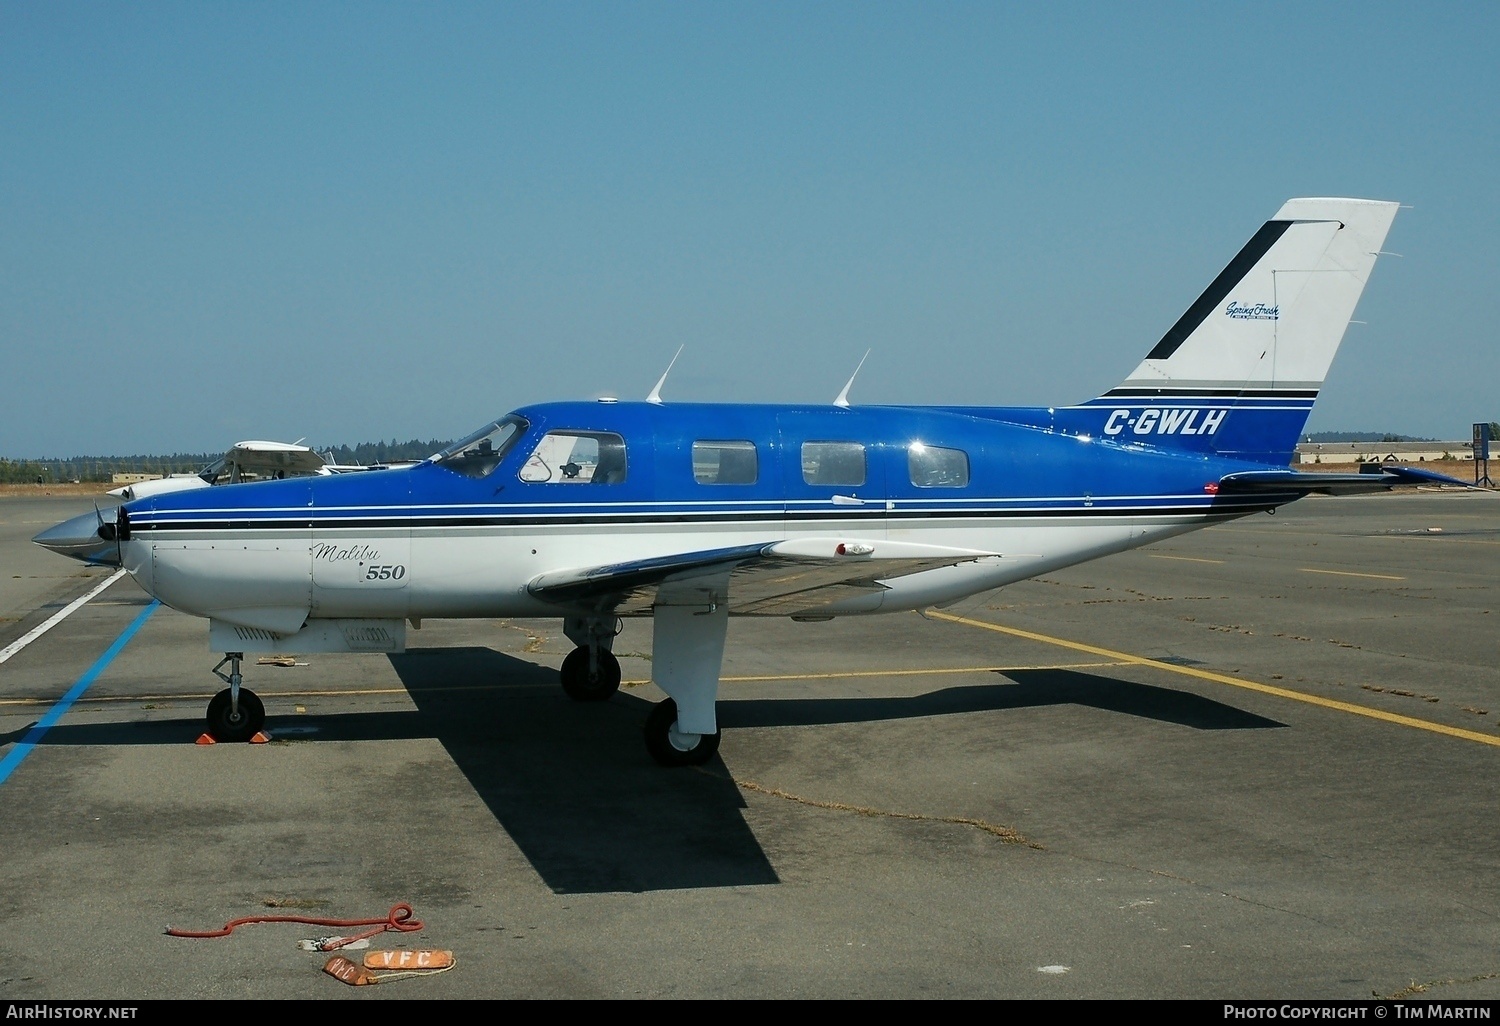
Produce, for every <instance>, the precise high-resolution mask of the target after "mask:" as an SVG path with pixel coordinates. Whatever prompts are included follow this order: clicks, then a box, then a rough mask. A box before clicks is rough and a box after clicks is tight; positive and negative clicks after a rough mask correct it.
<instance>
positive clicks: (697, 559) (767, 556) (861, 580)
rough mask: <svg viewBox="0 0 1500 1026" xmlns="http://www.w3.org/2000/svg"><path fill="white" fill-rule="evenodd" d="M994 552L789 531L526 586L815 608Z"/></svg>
mask: <svg viewBox="0 0 1500 1026" xmlns="http://www.w3.org/2000/svg"><path fill="white" fill-rule="evenodd" d="M996 555H998V553H994V552H982V551H978V550H974V549H955V548H948V547H945V546H939V545H918V544H914V543H910V542H889V541H864V540H854V539H846V540H843V541H838V540H831V539H822V538H819V539H794V540H790V541H780V542H763V543H757V544H752V545H740V546H735V547H733V548H725V549H706V550H702V551H698V552H685V553H679V554H673V555H669V556H659V557H656V558H652V559H640V560H633V561H631V562H629V563H615V564H611V565H608V566H595V567H582V568H578V569H574V570H560V571H555V572H552V573H546V574H542V575H541V576H540V577H537V578H536V579H535V580H533V581H532V582H531V583H530V584H529V585H528V586H527V590H528V591H530V592H531V594H532V595H534V596H536V597H537V598H539V599H541V600H543V601H544V602H550V603H553V604H555V605H558V606H564V607H569V608H574V609H589V610H591V611H596V612H600V613H615V614H627V613H644V612H647V611H649V610H650V609H651V607H652V606H655V605H658V604H669V605H688V604H692V603H695V602H703V603H709V604H716V605H723V604H727V605H728V606H729V611H730V612H731V613H733V614H738V615H759V616H795V615H803V614H805V615H810V616H816V615H818V614H819V612H820V611H821V610H824V609H826V608H827V607H828V606H831V605H833V604H834V603H836V602H839V601H841V600H844V599H851V598H858V597H861V596H868V595H871V594H874V593H876V592H879V591H883V590H885V585H883V584H882V583H881V582H882V581H888V580H891V579H893V578H897V577H905V576H907V575H909V574H917V573H922V572H923V571H925V570H936V569H938V568H940V567H945V566H956V565H958V564H959V563H969V562H973V561H974V560H976V559H983V558H985V557H987V556H996Z"/></svg>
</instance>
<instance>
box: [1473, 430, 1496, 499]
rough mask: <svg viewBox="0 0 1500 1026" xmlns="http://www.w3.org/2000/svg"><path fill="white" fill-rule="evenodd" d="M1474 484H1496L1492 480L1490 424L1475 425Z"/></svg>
mask: <svg viewBox="0 0 1500 1026" xmlns="http://www.w3.org/2000/svg"><path fill="white" fill-rule="evenodd" d="M1474 484H1475V486H1476V487H1477V486H1479V485H1481V484H1487V485H1491V486H1493V485H1494V482H1493V481H1491V480H1490V426H1489V424H1488V423H1485V424H1475V425H1474Z"/></svg>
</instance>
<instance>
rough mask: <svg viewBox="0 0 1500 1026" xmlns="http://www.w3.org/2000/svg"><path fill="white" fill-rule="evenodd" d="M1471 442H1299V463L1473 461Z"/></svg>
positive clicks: (1297, 460) (1297, 457)
mask: <svg viewBox="0 0 1500 1026" xmlns="http://www.w3.org/2000/svg"><path fill="white" fill-rule="evenodd" d="M1473 458H1474V446H1473V443H1472V442H1467V441H1464V442H1298V443H1297V455H1296V457H1295V461H1296V462H1297V463H1426V462H1428V461H1429V460H1472V459H1473Z"/></svg>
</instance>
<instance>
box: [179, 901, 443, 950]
mask: <svg viewBox="0 0 1500 1026" xmlns="http://www.w3.org/2000/svg"><path fill="white" fill-rule="evenodd" d="M250 923H304V924H306V925H309V926H337V927H340V928H343V927H349V926H371V927H374V929H370V930H366V931H364V932H363V933H356V934H353V935H352V936H349V937H339V938H337V939H336V940H334V941H333V942H331V943H328V945H327V947H325V948H321V949H320V950H332V949H333V948H342V947H345V946H347V945H349V944H352V943H354V942H355V941H357V940H363V939H364V938H366V937H374V936H375V935H376V934H379V933H385V932H386V931H387V930H394V931H397V932H399V933H412V932H414V931H416V930H420V929H422V921H421V920H420V919H413V918H412V910H411V906H410V905H407V904H404V903H403V904H400V905H392V906H391V910H390V911H389V912H388V913H386V916H385V918H384V919H314V918H312V917H310V916H246V917H244V918H243V919H231V920H230V921H229V922H227V923H225V924H224V928H223V929H222V930H203V931H194V930H179V929H177V928H176V927H173V926H169V927H167V936H168V937H228V936H229V935H230V934H231V933H233V932H234V928H235V927H236V926H246V925H248V924H250Z"/></svg>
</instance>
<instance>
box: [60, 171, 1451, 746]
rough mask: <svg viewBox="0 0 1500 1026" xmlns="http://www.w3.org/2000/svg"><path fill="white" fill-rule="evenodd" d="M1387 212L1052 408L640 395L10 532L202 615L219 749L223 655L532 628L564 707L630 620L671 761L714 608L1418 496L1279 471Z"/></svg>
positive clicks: (1024, 565) (779, 601) (243, 724)
mask: <svg viewBox="0 0 1500 1026" xmlns="http://www.w3.org/2000/svg"><path fill="white" fill-rule="evenodd" d="M1396 208H1397V204H1395V203H1386V202H1374V201H1369V200H1357V199H1295V200H1291V201H1289V202H1288V203H1287V204H1286V205H1285V206H1283V207H1282V208H1281V210H1280V211H1279V212H1278V213H1277V214H1276V216H1275V217H1274V218H1273V219H1271V220H1270V221H1267V222H1266V223H1265V224H1264V225H1263V226H1262V227H1261V228H1260V230H1259V231H1257V232H1256V233H1255V235H1254V237H1253V238H1251V240H1250V241H1249V243H1247V244H1246V245H1245V247H1244V248H1243V249H1242V250H1240V252H1239V254H1238V255H1237V256H1236V257H1235V258H1234V259H1233V260H1232V261H1231V262H1230V263H1229V266H1228V267H1227V268H1225V269H1224V271H1223V272H1222V273H1221V274H1220V275H1219V276H1218V277H1217V278H1215V279H1214V281H1213V283H1212V284H1210V285H1209V286H1208V289H1207V290H1206V291H1205V292H1204V293H1203V294H1202V295H1201V296H1199V297H1198V300H1197V301H1196V302H1194V303H1193V304H1192V306H1191V307H1189V308H1188V311H1187V312H1186V313H1185V314H1183V315H1182V317H1181V319H1180V320H1178V321H1177V323H1176V324H1174V325H1173V326H1172V327H1171V329H1170V330H1169V331H1168V332H1167V333H1166V334H1165V335H1164V336H1163V337H1162V339H1161V341H1160V342H1158V343H1157V344H1156V345H1155V346H1154V347H1153V348H1152V349H1151V351H1150V352H1149V353H1148V354H1147V355H1146V358H1145V360H1144V361H1142V363H1141V364H1140V366H1139V367H1137V368H1136V369H1135V371H1134V372H1133V373H1132V374H1131V375H1130V376H1129V377H1128V378H1127V379H1126V380H1125V381H1124V382H1123V383H1122V384H1120V385H1119V386H1118V387H1116V388H1113V389H1111V390H1110V391H1108V392H1107V393H1105V394H1104V395H1103V396H1101V397H1099V398H1097V399H1094V400H1091V401H1089V402H1085V403H1083V404H1081V405H1078V406H1070V407H1058V408H1051V407H1044V408H998V407H984V408H970V407H901V406H880V407H868V406H857V407H856V406H850V405H849V404H848V403H847V400H846V399H845V397H844V396H840V397H839V400H838V401H837V402H835V403H834V404H832V405H829V406H768V405H738V404H735V405H717V404H716V405H703V404H686V403H684V404H678V403H663V402H661V400H660V399H659V397H658V396H659V391H660V385H659V384H658V387H657V389H656V390H653V393H652V395H651V397H650V399H648V400H647V401H645V402H632V403H627V402H615V401H608V400H606V401H599V402H564V403H549V404H544V405H537V406H530V407H526V408H523V409H520V410H517V411H516V412H514V413H511V414H509V415H508V416H505V417H503V418H502V419H500V420H497V421H494V422H492V423H490V424H487V425H485V426H484V427H483V428H481V429H480V430H479V431H476V432H475V433H474V434H473V435H471V436H470V437H468V438H466V439H464V440H463V441H461V442H459V443H457V444H456V445H453V446H452V447H450V448H449V449H447V450H446V451H444V452H441V453H439V454H437V455H436V456H433V457H431V458H430V459H428V460H426V461H424V462H422V463H419V464H417V465H415V466H411V467H406V468H401V469H393V470H379V471H372V472H369V473H360V474H347V475H337V476H331V477H303V478H295V479H288V480H282V481H266V482H257V483H252V484H239V485H229V486H226V487H220V488H205V489H199V490H197V491H192V492H183V493H175V494H162V495H154V496H148V497H145V498H141V499H137V500H135V501H133V502H126V503H124V504H123V505H121V506H120V507H119V509H118V511H117V514H116V517H115V519H114V520H113V521H112V522H111V521H106V520H104V519H103V518H102V517H99V518H96V517H95V516H94V515H93V514H88V515H85V516H83V517H80V518H76V519H75V520H71V521H68V522H66V523H63V524H59V525H58V526H56V527H54V528H52V529H50V530H48V531H46V532H44V533H42V534H41V535H39V536H37V538H36V541H37V542H38V543H39V544H42V545H45V546H49V547H52V548H55V549H57V550H59V551H63V552H68V553H69V554H78V553H79V552H80V549H79V543H80V541H84V542H87V543H89V545H92V547H89V545H85V546H84V548H85V549H86V550H87V551H88V552H89V553H90V554H91V556H90V557H81V558H91V560H92V561H95V562H108V563H117V564H118V565H121V566H123V567H125V568H126V569H127V570H129V572H130V573H131V575H133V576H134V578H135V580H136V582H137V583H139V584H140V586H141V587H142V588H144V589H145V590H146V591H147V592H148V593H149V594H151V595H153V596H155V597H156V598H158V599H160V600H161V601H162V602H163V603H165V604H166V605H169V606H171V607H173V608H175V609H179V610H182V611H183V612H187V613H192V614H194V615H197V616H202V617H207V618H208V620H209V631H208V634H209V640H210V647H211V650H213V651H215V652H222V653H224V658H223V659H222V660H221V661H220V663H219V665H218V666H217V667H215V668H214V672H215V673H216V674H217V675H218V676H219V677H221V678H222V679H224V680H225V681H226V682H227V683H228V685H229V686H228V687H227V688H226V689H224V690H223V691H221V692H220V693H219V694H218V695H216V696H215V697H214V699H213V700H212V701H211V702H210V703H209V706H208V731H209V733H210V734H212V735H213V736H214V737H216V738H218V739H220V740H245V739H248V738H250V737H252V736H253V735H254V734H255V733H256V732H257V731H258V730H259V729H260V728H261V726H262V725H263V723H264V720H265V711H264V708H263V706H262V704H261V702H260V701H259V700H258V699H257V698H256V697H255V695H254V694H253V693H252V692H251V691H250V690H249V689H247V688H245V687H243V686H242V684H241V676H240V661H241V659H242V657H243V656H244V655H245V653H247V652H272V651H274V652H400V651H402V650H403V649H404V646H405V642H406V625H407V624H408V623H411V624H412V625H413V626H419V625H420V623H421V621H422V620H424V619H428V618H438V617H486V618H488V617H551V616H557V617H561V618H562V620H563V630H564V633H565V634H566V635H567V637H568V638H569V639H570V640H571V641H572V642H573V643H574V644H575V645H576V646H577V647H576V648H575V649H574V651H573V652H572V653H571V654H570V655H569V656H568V657H567V658H566V659H565V660H564V661H563V664H562V673H561V677H562V687H563V689H564V690H565V691H566V692H567V694H568V695H570V696H571V697H572V698H574V699H577V700H580V701H601V700H605V699H608V698H609V697H610V696H611V695H612V694H614V692H615V690H616V689H617V688H618V686H619V683H620V666H619V663H618V662H617V661H616V659H615V657H614V656H613V655H612V654H611V648H612V645H613V642H614V639H615V637H616V636H617V635H618V634H619V632H620V630H621V624H622V619H623V618H626V617H642V616H649V617H652V620H653V658H652V666H651V670H652V678H653V680H654V681H655V683H656V684H657V685H659V686H660V687H661V689H662V690H663V691H664V692H666V694H667V695H668V696H670V697H668V698H667V699H666V700H664V701H662V702H661V703H659V704H658V705H657V706H656V707H655V708H654V709H653V710H652V712H651V714H650V715H649V717H648V719H647V722H646V727H645V735H646V736H645V740H646V747H647V750H648V751H649V752H650V754H651V756H652V757H653V758H655V759H656V761H658V762H660V763H662V764H664V765H668V766H680V765H692V764H699V763H703V762H705V761H707V760H708V759H710V758H712V757H713V755H714V753H715V752H716V751H717V750H718V747H719V740H720V732H719V727H718V723H717V720H716V716H715V706H716V703H717V698H718V690H719V673H720V664H721V662H722V658H723V654H724V639H725V634H726V632H727V629H728V625H729V617H731V616H786V617H791V618H792V619H794V620H826V619H829V618H832V617H836V616H854V615H866V614H870V613H890V612H897V611H902V610H920V609H924V608H928V607H933V606H942V605H945V604H950V603H953V602H956V601H958V600H960V599H963V598H966V597H968V596H971V595H975V594H978V593H980V592H985V591H989V590H992V589H995V588H999V587H1001V586H1003V585H1006V584H1010V583H1013V582H1015V581H1020V580H1024V579H1026V578H1030V577H1035V576H1036V575H1038V574H1043V573H1049V572H1051V571H1055V570H1057V569H1059V568H1061V567H1066V566H1071V565H1073V564H1076V563H1082V562H1084V561H1086V560H1090V559H1097V558H1099V557H1100V556H1106V555H1109V554H1111V553H1116V552H1121V551H1124V550H1127V549H1132V548H1136V547H1138V546H1141V545H1146V544H1149V543H1151V542H1155V541H1160V540H1162V539H1164V538H1171V537H1173V536H1175V535H1180V534H1183V533H1185V532H1187V531H1192V530H1196V529H1198V528H1203V527H1208V526H1211V525H1214V524H1221V523H1224V522H1226V521H1229V520H1233V519H1235V518H1238V517H1243V516H1247V515H1249V514H1251V513H1256V512H1260V511H1267V510H1273V509H1275V508H1276V507H1278V506H1281V505H1283V504H1285V503H1288V502H1291V501H1293V500H1295V499H1298V498H1300V497H1302V496H1304V495H1307V494H1309V493H1312V492H1323V493H1335V492H1357V491H1368V490H1376V489H1384V488H1389V487H1391V486H1392V485H1395V484H1402V483H1412V482H1415V481H1421V480H1434V479H1439V477H1438V475H1434V474H1424V473H1423V472H1421V471H1417V470H1412V469H1409V468H1391V467H1386V468H1382V469H1381V470H1380V472H1379V473H1373V474H1327V473H1299V472H1297V471H1294V470H1291V469H1289V467H1288V464H1289V463H1290V460H1291V455H1292V451H1293V447H1294V445H1295V443H1296V440H1297V437H1298V434H1299V432H1300V431H1301V429H1302V427H1303V424H1304V423H1305V422H1306V420H1307V416H1308V412H1309V411H1310V410H1311V408H1312V405H1313V400H1314V399H1315V398H1316V397H1317V395H1318V390H1319V387H1320V386H1321V385H1322V382H1323V380H1324V378H1325V376H1326V374H1327V371H1328V368H1329V365H1330V364H1331V363H1332V361H1333V357H1334V353H1335V351H1336V350H1337V348H1338V346H1339V342H1340V341H1341V339H1342V338H1343V335H1344V331H1345V329H1346V327H1347V326H1348V323H1349V319H1350V317H1351V316H1352V314H1353V312H1354V308H1355V304H1356V303H1357V302H1358V300H1359V297H1360V293H1361V292H1362V291H1363V289H1364V286H1365V282H1366V280H1367V278H1368V277H1369V274H1370V271H1371V269H1372V268H1373V266H1374V264H1375V257H1376V254H1377V253H1378V252H1379V250H1380V247H1381V244H1382V242H1383V241H1384V239H1385V236H1386V232H1387V231H1388V229H1389V228H1390V225H1391V221H1392V219H1393V218H1394V217H1395V213H1396ZM845 391H846V394H847V389H846V390H845ZM1442 480H1451V479H1442ZM1454 483H1458V484H1462V482H1454ZM98 543H105V544H103V545H100V544H98ZM226 663H227V664H229V672H228V673H225V672H223V669H222V668H223V667H224V666H225V664H226Z"/></svg>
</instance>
